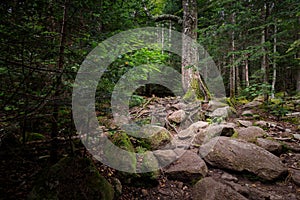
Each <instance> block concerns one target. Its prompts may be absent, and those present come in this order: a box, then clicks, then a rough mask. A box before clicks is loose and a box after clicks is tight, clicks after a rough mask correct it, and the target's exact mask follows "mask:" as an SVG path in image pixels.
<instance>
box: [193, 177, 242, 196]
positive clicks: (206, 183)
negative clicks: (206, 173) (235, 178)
mask: <svg viewBox="0 0 300 200" xmlns="http://www.w3.org/2000/svg"><path fill="white" fill-rule="evenodd" d="M192 197H193V199H194V200H202V199H205V200H224V199H226V200H247V198H246V197H244V196H243V195H241V194H240V193H238V192H236V191H234V190H233V189H232V188H231V187H230V186H228V185H225V184H222V183H220V182H217V181H215V180H214V179H213V178H211V177H207V178H204V179H202V180H200V181H198V182H197V183H196V184H195V185H194V187H193V190H192Z"/></svg>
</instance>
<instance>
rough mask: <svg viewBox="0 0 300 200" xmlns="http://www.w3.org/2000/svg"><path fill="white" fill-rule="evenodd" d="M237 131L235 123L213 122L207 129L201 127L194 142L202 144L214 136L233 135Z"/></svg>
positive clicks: (196, 144) (194, 143) (197, 144)
mask: <svg viewBox="0 0 300 200" xmlns="http://www.w3.org/2000/svg"><path fill="white" fill-rule="evenodd" d="M234 133H235V129H234V124H230V123H228V124H212V125H210V126H208V127H207V128H206V129H201V130H199V132H198V133H197V134H196V136H195V137H194V139H193V141H192V144H193V145H195V146H200V145H202V144H203V143H206V142H207V141H209V140H210V139H211V138H213V137H217V136H227V137H231V136H232V135H233V134H234Z"/></svg>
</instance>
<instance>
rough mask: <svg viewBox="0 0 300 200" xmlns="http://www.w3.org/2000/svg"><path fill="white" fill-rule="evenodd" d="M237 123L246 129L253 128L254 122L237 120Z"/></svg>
mask: <svg viewBox="0 0 300 200" xmlns="http://www.w3.org/2000/svg"><path fill="white" fill-rule="evenodd" d="M237 122H238V123H239V124H240V125H241V126H244V127H249V126H252V122H250V121H246V120H237Z"/></svg>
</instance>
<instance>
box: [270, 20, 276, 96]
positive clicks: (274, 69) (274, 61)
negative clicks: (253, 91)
mask: <svg viewBox="0 0 300 200" xmlns="http://www.w3.org/2000/svg"><path fill="white" fill-rule="evenodd" d="M276 34H277V25H276V24H275V25H274V46H273V53H274V59H273V79H272V93H271V98H272V99H274V98H275V84H276V73H277V70H276V62H277V60H276V53H277V36H276Z"/></svg>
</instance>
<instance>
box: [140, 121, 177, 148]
mask: <svg viewBox="0 0 300 200" xmlns="http://www.w3.org/2000/svg"><path fill="white" fill-rule="evenodd" d="M142 132H143V135H145V136H147V137H145V138H141V140H142V141H143V142H144V143H145V144H148V147H149V150H157V149H162V148H163V147H164V146H165V145H166V144H168V143H170V142H171V140H172V135H171V133H170V132H169V131H168V130H167V129H165V128H164V127H161V126H153V125H151V126H145V127H144V128H143V129H142Z"/></svg>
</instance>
